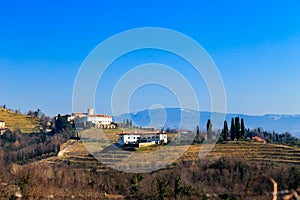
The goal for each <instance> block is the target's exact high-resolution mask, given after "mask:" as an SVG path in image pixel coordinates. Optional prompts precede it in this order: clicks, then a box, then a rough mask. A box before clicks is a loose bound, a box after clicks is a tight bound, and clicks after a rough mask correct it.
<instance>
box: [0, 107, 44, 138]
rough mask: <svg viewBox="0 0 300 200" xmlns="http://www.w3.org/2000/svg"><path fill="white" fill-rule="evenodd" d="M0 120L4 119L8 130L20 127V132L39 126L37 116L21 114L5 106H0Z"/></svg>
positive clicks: (32, 130)
mask: <svg viewBox="0 0 300 200" xmlns="http://www.w3.org/2000/svg"><path fill="white" fill-rule="evenodd" d="M0 120H3V121H5V125H6V127H7V128H9V129H10V130H14V129H16V128H20V129H21V131H22V133H31V132H34V131H37V130H39V126H40V123H39V119H38V118H36V117H31V116H26V115H22V114H19V113H17V112H13V111H10V110H8V109H5V108H0Z"/></svg>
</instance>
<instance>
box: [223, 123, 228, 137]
mask: <svg viewBox="0 0 300 200" xmlns="http://www.w3.org/2000/svg"><path fill="white" fill-rule="evenodd" d="M222 135H223V139H224V141H226V140H227V138H228V125H227V121H226V120H225V121H224V127H223V134H222Z"/></svg>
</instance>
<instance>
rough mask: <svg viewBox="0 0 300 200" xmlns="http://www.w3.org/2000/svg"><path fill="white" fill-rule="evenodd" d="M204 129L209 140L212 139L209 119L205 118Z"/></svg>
mask: <svg viewBox="0 0 300 200" xmlns="http://www.w3.org/2000/svg"><path fill="white" fill-rule="evenodd" d="M206 131H207V139H208V140H211V139H212V124H211V121H210V119H209V120H207V123H206Z"/></svg>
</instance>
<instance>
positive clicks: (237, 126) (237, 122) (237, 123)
mask: <svg viewBox="0 0 300 200" xmlns="http://www.w3.org/2000/svg"><path fill="white" fill-rule="evenodd" d="M234 124H235V137H236V139H237V140H239V139H241V132H240V131H241V124H240V118H239V117H235V122H234Z"/></svg>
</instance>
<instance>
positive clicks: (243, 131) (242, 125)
mask: <svg viewBox="0 0 300 200" xmlns="http://www.w3.org/2000/svg"><path fill="white" fill-rule="evenodd" d="M241 138H242V139H243V140H245V139H246V129H245V123H244V119H243V118H242V119H241Z"/></svg>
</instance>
